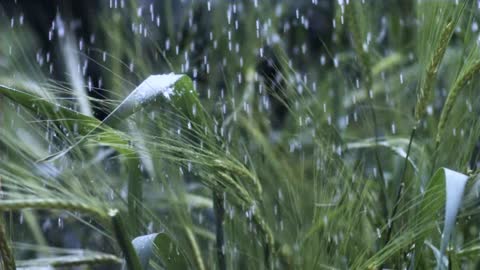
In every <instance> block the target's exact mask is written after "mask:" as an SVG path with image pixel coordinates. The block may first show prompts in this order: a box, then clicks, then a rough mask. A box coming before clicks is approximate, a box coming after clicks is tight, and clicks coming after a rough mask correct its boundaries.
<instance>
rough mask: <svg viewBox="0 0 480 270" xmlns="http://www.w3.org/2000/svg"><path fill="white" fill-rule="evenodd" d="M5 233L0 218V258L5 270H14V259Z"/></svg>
mask: <svg viewBox="0 0 480 270" xmlns="http://www.w3.org/2000/svg"><path fill="white" fill-rule="evenodd" d="M7 239H8V238H7V233H6V231H5V226H4V225H3V219H2V218H1V217H0V256H1V257H2V261H3V266H4V267H5V270H15V269H16V267H15V258H14V256H13V252H12V249H11V248H10V244H9V243H8V240H7Z"/></svg>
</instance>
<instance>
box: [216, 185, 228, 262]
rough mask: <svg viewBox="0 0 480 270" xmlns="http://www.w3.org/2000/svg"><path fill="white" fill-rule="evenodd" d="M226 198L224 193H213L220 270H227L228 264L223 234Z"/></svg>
mask: <svg viewBox="0 0 480 270" xmlns="http://www.w3.org/2000/svg"><path fill="white" fill-rule="evenodd" d="M223 204H224V198H223V195H222V193H220V192H217V191H214V192H213V209H214V212H215V236H216V245H217V247H216V249H217V262H218V269H220V270H226V269H227V263H226V258H225V251H224V250H225V239H224V232H223V222H224V216H225V209H224V207H223Z"/></svg>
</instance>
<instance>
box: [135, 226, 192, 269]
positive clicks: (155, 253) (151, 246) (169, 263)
mask: <svg viewBox="0 0 480 270" xmlns="http://www.w3.org/2000/svg"><path fill="white" fill-rule="evenodd" d="M132 244H133V247H134V248H135V251H136V252H137V254H138V257H139V259H140V263H141V265H142V267H143V269H150V267H149V263H150V260H153V259H154V258H155V257H159V258H160V260H161V263H162V264H163V265H164V266H165V268H166V269H188V265H189V264H188V261H187V259H186V258H185V256H183V254H182V251H181V250H180V249H179V247H178V246H177V245H176V244H175V242H174V241H173V240H172V239H171V238H170V237H169V236H168V235H167V234H165V233H154V234H148V235H143V236H139V237H137V238H135V239H133V241H132Z"/></svg>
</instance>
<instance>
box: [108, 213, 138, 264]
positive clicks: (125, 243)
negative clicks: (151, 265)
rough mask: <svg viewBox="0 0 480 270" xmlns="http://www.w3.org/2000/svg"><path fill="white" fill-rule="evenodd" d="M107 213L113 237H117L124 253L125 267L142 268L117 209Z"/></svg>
mask: <svg viewBox="0 0 480 270" xmlns="http://www.w3.org/2000/svg"><path fill="white" fill-rule="evenodd" d="M108 214H109V216H110V218H111V223H112V227H113V232H114V234H115V238H116V239H117V243H118V245H119V246H120V249H121V250H122V252H123V253H124V256H125V261H126V264H127V268H128V269H129V270H142V266H141V263H140V259H139V258H138V255H137V253H136V252H135V249H134V248H133V245H132V242H131V241H130V239H129V237H128V233H127V231H126V229H125V224H124V223H123V220H122V218H121V216H120V214H119V212H118V210H116V209H113V210H110V211H109V213H108Z"/></svg>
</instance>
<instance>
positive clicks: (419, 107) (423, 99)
mask: <svg viewBox="0 0 480 270" xmlns="http://www.w3.org/2000/svg"><path fill="white" fill-rule="evenodd" d="M454 29H455V23H454V22H453V21H452V20H450V21H449V22H448V23H447V25H446V26H445V28H444V29H443V31H442V33H441V35H440V40H439V42H438V47H437V49H436V50H435V52H434V54H433V57H432V59H431V61H430V64H429V65H428V68H427V71H426V76H425V78H424V80H423V82H422V84H421V85H422V86H421V87H420V93H419V95H418V98H417V104H416V106H415V120H417V122H418V121H420V120H421V119H422V118H423V117H424V116H425V112H426V109H427V104H428V101H429V100H430V96H431V95H432V92H433V85H434V83H435V78H436V77H437V73H438V68H439V66H440V63H441V62H442V59H443V56H444V55H445V51H446V50H447V46H448V43H449V41H450V38H451V36H452V33H453V30H454Z"/></svg>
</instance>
